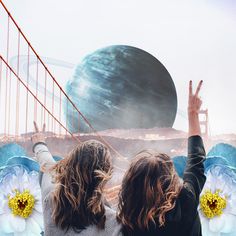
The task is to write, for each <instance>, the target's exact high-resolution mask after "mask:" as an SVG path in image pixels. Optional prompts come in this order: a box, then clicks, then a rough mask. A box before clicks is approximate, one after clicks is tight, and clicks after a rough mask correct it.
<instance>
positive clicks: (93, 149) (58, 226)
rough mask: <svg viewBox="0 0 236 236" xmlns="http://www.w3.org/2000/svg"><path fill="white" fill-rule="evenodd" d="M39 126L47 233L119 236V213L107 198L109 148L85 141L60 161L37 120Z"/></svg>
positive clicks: (36, 150)
mask: <svg viewBox="0 0 236 236" xmlns="http://www.w3.org/2000/svg"><path fill="white" fill-rule="evenodd" d="M35 129H36V134H34V135H33V136H32V141H33V143H34V146H33V151H34V153H35V156H36V160H37V161H38V162H39V165H40V168H41V170H42V172H41V173H42V177H41V181H40V184H41V192H42V199H43V216H44V235H45V236H50V235H53V236H62V235H68V236H72V235H81V236H93V235H94V236H99V235H109V236H112V235H116V233H115V232H116V230H117V231H119V230H118V229H119V226H118V223H117V221H116V214H115V212H114V211H113V210H112V209H110V208H109V207H108V206H106V205H105V199H104V197H103V189H104V186H105V184H106V182H107V181H108V180H109V179H110V177H111V173H112V163H111V156H110V152H109V150H108V148H107V147H106V146H105V145H104V144H102V143H100V142H98V141H96V140H89V141H86V142H82V143H79V144H78V145H77V146H76V147H75V148H74V149H73V150H72V151H71V152H70V153H69V154H68V156H67V157H66V158H64V159H62V160H61V161H59V162H58V163H56V162H55V161H54V159H53V157H52V155H51V154H50V152H49V151H48V148H47V145H46V143H45V138H44V135H43V132H39V130H38V127H37V125H36V123H35ZM44 130H45V127H44V128H43V131H44ZM114 229H116V230H114Z"/></svg>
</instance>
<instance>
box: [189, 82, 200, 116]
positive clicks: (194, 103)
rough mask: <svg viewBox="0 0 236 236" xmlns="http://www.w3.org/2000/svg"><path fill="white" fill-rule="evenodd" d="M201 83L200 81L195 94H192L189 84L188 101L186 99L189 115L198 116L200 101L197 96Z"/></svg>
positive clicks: (190, 83) (190, 84)
mask: <svg viewBox="0 0 236 236" xmlns="http://www.w3.org/2000/svg"><path fill="white" fill-rule="evenodd" d="M202 83H203V81H202V80H201V81H200V82H199V84H198V86H197V90H196V92H195V94H193V87H192V81H190V82H189V99H188V113H189V114H193V113H195V114H198V113H199V111H200V108H201V105H202V100H201V98H200V97H199V96H198V94H199V91H200V90H201V87H202Z"/></svg>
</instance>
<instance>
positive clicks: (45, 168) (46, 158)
mask: <svg viewBox="0 0 236 236" xmlns="http://www.w3.org/2000/svg"><path fill="white" fill-rule="evenodd" d="M34 127H35V134H34V135H33V136H32V137H31V140H32V142H33V152H34V154H35V159H36V161H37V162H38V163H39V166H40V170H41V172H40V179H39V183H40V186H41V192H42V198H43V199H44V198H45V196H46V195H47V194H48V193H49V192H50V190H51V189H52V188H53V183H52V176H51V174H50V168H51V167H52V166H53V165H54V164H56V162H55V160H54V159H53V157H52V154H51V153H50V152H49V150H48V147H47V145H46V142H45V135H44V133H45V125H43V129H42V131H39V128H38V126H37V124H36V123H35V122H34Z"/></svg>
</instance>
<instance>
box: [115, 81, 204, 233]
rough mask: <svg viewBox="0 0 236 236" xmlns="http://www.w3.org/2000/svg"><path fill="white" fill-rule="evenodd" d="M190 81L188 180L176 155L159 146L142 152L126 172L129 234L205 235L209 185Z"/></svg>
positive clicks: (124, 216)
mask: <svg viewBox="0 0 236 236" xmlns="http://www.w3.org/2000/svg"><path fill="white" fill-rule="evenodd" d="M201 85H202V81H201V82H200V83H199V85H198V88H197V91H196V93H195V94H193V93H192V82H191V81H190V84H189V104H188V117H189V138H188V160H187V166H186V169H185V172H184V176H183V181H181V180H180V178H179V177H178V175H177V173H176V171H175V169H174V164H173V162H172V160H171V158H170V157H169V156H168V155H166V154H162V153H158V152H155V151H153V150H145V151H142V152H140V153H138V154H137V155H136V156H135V158H134V160H133V161H132V163H131V165H130V168H129V169H128V171H127V172H126V175H125V176H124V179H123V182H122V187H121V191H120V193H119V204H118V213H117V219H118V221H119V222H120V223H121V224H122V230H121V231H122V233H123V235H124V236H130V235H134V236H154V235H155V236H174V235H181V236H201V235H202V234H201V224H200V220H199V216H198V211H197V208H198V204H199V195H200V192H201V190H202V188H203V185H204V183H205V176H204V166H203V161H204V160H205V150H204V146H203V142H202V138H201V136H200V135H201V131H200V123H199V117H198V116H199V110H200V107H201V103H202V102H201V100H200V98H199V96H198V93H199V91H200V88H201Z"/></svg>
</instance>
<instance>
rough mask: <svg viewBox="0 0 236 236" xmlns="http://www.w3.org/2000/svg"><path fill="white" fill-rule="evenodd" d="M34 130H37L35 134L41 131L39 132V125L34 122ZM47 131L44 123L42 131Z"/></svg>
mask: <svg viewBox="0 0 236 236" xmlns="http://www.w3.org/2000/svg"><path fill="white" fill-rule="evenodd" d="M34 129H35V132H36V133H39V132H40V131H39V127H38V125H37V123H36V122H35V121H34ZM45 131H46V124H45V123H44V124H43V129H42V132H45Z"/></svg>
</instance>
